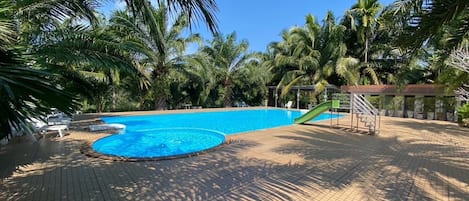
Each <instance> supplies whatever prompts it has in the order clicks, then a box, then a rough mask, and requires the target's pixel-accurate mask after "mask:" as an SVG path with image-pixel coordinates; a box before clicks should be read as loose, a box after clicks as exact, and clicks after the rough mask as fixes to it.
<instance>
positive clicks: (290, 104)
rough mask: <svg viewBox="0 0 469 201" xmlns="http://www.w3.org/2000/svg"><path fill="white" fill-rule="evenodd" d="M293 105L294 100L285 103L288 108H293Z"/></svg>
mask: <svg viewBox="0 0 469 201" xmlns="http://www.w3.org/2000/svg"><path fill="white" fill-rule="evenodd" d="M292 105H293V101H288V102H287V103H286V104H285V108H288V109H291V106H292Z"/></svg>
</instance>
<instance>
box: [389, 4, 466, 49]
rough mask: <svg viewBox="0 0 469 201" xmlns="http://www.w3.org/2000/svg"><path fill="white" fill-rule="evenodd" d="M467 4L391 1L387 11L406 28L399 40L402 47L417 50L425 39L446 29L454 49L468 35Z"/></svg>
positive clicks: (435, 35) (431, 37) (436, 35)
mask: <svg viewBox="0 0 469 201" xmlns="http://www.w3.org/2000/svg"><path fill="white" fill-rule="evenodd" d="M468 7H469V2H468V1H466V0H432V1H429V0H407V1H396V2H394V3H393V4H392V5H391V6H390V7H389V8H388V9H387V11H386V12H387V13H389V14H391V15H392V16H393V17H394V19H395V22H396V23H398V22H401V25H402V26H401V27H403V28H404V29H405V30H406V33H405V34H402V35H401V37H400V41H399V43H400V44H402V45H403V46H405V47H411V48H413V49H418V48H420V47H421V46H422V45H425V41H427V40H431V39H433V38H435V37H438V35H440V34H441V33H443V32H447V33H446V34H447V35H448V36H449V38H450V40H451V41H452V43H451V48H454V47H456V46H457V45H458V44H459V43H461V42H462V41H463V40H464V38H466V39H467V37H468V32H467V30H468V29H469V14H468V12H469V11H468V10H469V9H468ZM448 27H452V29H453V30H451V31H449V30H447V28H448ZM448 31H449V32H448Z"/></svg>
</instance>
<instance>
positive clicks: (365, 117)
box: [351, 94, 380, 134]
mask: <svg viewBox="0 0 469 201" xmlns="http://www.w3.org/2000/svg"><path fill="white" fill-rule="evenodd" d="M351 105H352V108H351V110H352V113H355V114H357V117H358V118H359V120H360V121H361V122H363V123H365V126H366V127H368V129H369V131H370V133H372V134H377V133H378V132H379V126H380V125H379V120H380V119H379V111H378V110H377V109H376V108H375V107H374V106H373V105H372V104H371V103H370V102H369V101H368V100H367V99H366V98H365V97H364V96H363V95H358V94H352V104H351ZM352 121H353V119H352ZM357 121H358V120H357ZM357 124H358V122H357Z"/></svg>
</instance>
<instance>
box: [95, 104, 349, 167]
mask: <svg viewBox="0 0 469 201" xmlns="http://www.w3.org/2000/svg"><path fill="white" fill-rule="evenodd" d="M302 114H304V112H301V111H297V110H285V109H249V110H229V111H215V112H189V113H179V114H158V115H142V116H119V117H103V118H101V119H102V120H103V121H104V122H106V123H108V124H111V123H119V124H124V125H125V126H126V129H125V131H124V132H123V134H120V135H111V136H108V137H105V138H102V139H99V140H97V141H96V142H95V143H94V144H93V145H92V148H93V149H94V150H95V151H97V152H99V153H103V154H106V155H112V156H121V157H130V158H158V157H167V156H179V155H187V154H192V153H196V152H199V151H205V150H208V149H210V148H213V147H216V146H218V145H220V144H222V143H223V141H224V137H223V139H222V138H220V133H222V134H225V135H233V134H239V133H243V132H250V131H256V130H264V129H270V128H275V127H281V126H288V125H292V124H293V122H294V119H295V118H297V117H299V116H301V115H302ZM340 116H341V115H337V114H329V113H323V114H321V115H319V116H318V117H316V118H315V119H313V120H312V121H321V120H325V119H330V118H339V117H340ZM181 136H183V137H181ZM183 138H189V139H191V140H190V142H189V141H187V142H183V143H182V141H181V139H183ZM200 141H204V142H203V143H202V142H201V143H197V142H200ZM206 142H207V143H206ZM189 146H191V148H187V149H186V147H189ZM144 147H146V148H144ZM181 147H182V148H181ZM124 149H125V150H128V151H123V150H124Z"/></svg>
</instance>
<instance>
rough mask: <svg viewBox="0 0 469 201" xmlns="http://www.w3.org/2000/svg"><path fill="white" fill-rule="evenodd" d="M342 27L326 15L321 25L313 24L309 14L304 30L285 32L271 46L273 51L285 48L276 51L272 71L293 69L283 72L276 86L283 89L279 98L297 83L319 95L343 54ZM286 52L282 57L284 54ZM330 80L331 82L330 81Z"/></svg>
mask: <svg viewBox="0 0 469 201" xmlns="http://www.w3.org/2000/svg"><path fill="white" fill-rule="evenodd" d="M344 32H345V27H344V26H342V25H336V24H335V18H334V16H333V14H332V13H331V12H328V13H327V15H326V17H325V19H324V25H323V26H321V25H319V24H318V23H317V21H316V20H315V18H314V17H313V16H312V15H307V16H306V24H305V26H304V27H294V28H292V29H291V30H290V31H289V33H287V34H286V35H289V36H286V37H284V39H287V40H286V41H282V42H281V43H280V44H274V45H275V46H276V48H277V49H278V48H282V47H283V48H286V49H285V50H283V51H277V52H278V54H277V55H276V56H275V62H274V65H273V66H274V68H273V71H274V72H275V71H278V72H281V71H279V70H278V69H279V68H281V69H285V67H287V66H293V67H294V68H292V69H288V70H287V71H286V72H283V75H282V80H281V81H280V82H279V84H278V85H279V86H285V87H284V88H283V90H282V93H281V97H283V96H285V95H286V94H287V93H288V91H289V90H290V89H291V87H292V86H293V85H295V84H298V83H301V82H303V83H306V84H314V85H315V87H316V95H317V94H319V93H321V92H322V91H323V90H324V89H325V88H326V86H327V85H328V84H329V78H330V77H331V76H332V75H334V74H335V69H336V66H337V64H338V63H337V62H338V61H339V59H341V58H343V57H344V56H345V53H346V50H347V49H346V46H345V44H344V43H343V34H344ZM285 53H286V54H285ZM331 81H332V80H331Z"/></svg>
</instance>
